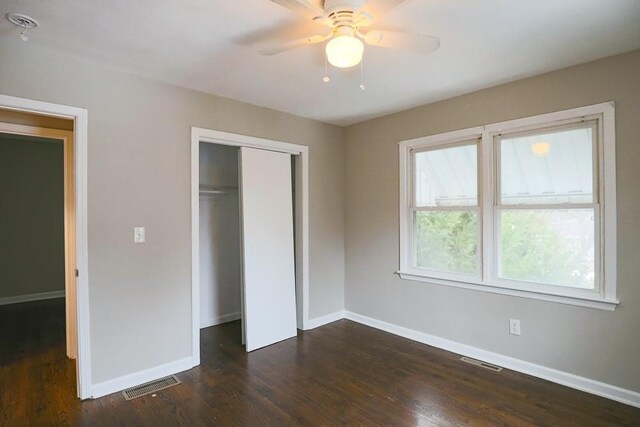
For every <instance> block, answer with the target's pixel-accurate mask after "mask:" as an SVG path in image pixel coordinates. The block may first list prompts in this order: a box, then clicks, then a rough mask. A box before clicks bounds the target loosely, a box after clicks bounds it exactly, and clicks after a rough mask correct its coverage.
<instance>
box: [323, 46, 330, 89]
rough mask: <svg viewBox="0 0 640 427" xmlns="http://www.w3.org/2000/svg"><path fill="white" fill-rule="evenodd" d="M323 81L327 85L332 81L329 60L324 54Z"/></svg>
mask: <svg viewBox="0 0 640 427" xmlns="http://www.w3.org/2000/svg"><path fill="white" fill-rule="evenodd" d="M322 81H323V82H325V83H329V82H330V81H331V79H330V78H329V58H328V57H327V54H326V53H325V54H324V77H323V78H322Z"/></svg>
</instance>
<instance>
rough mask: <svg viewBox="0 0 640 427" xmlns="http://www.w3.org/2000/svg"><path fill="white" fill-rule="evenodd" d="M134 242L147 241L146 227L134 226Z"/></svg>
mask: <svg viewBox="0 0 640 427" xmlns="http://www.w3.org/2000/svg"><path fill="white" fill-rule="evenodd" d="M133 242H134V243H144V242H145V230H144V227H133Z"/></svg>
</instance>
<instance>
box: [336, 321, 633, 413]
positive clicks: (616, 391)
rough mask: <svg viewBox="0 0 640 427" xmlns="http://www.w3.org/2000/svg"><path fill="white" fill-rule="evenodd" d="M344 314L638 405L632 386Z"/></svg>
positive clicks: (426, 341) (409, 336) (479, 357)
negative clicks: (615, 383)
mask: <svg viewBox="0 0 640 427" xmlns="http://www.w3.org/2000/svg"><path fill="white" fill-rule="evenodd" d="M345 318H346V319H349V320H352V321H354V322H357V323H361V324H363V325H367V326H371V327H372V328H376V329H380V330H382V331H385V332H389V333H391V334H394V335H398V336H401V337H404V338H408V339H410V340H413V341H417V342H420V343H422V344H427V345H430V346H433V347H437V348H441V349H443V350H447V351H450V352H453V353H457V354H460V355H463V356H467V357H472V358H474V359H478V360H482V361H485V362H489V363H492V364H494V365H498V366H502V367H504V368H507V369H511V370H513V371H517V372H521V373H523V374H527V375H532V376H534V377H537V378H542V379H544V380H547V381H551V382H554V383H557V384H561V385H564V386H567V387H571V388H574V389H577V390H581V391H584V392H587V393H591V394H595V395H597V396H602V397H605V398H607V399H611V400H615V401H618V402H621V403H624V404H627V405H631V406H635V407H638V408H640V393H639V392H636V391H633V390H627V389H624V388H622V387H618V386H615V385H611V384H606V383H603V382H600V381H596V380H592V379H590V378H586V377H582V376H579V375H575V374H571V373H568V372H563V371H559V370H557V369H553V368H548V367H546V366H541V365H536V364H535V363H531V362H527V361H524V360H521V359H515V358H513V357H509V356H504V355H502V354H498V353H494V352H491V351H488V350H482V349H480V348H477V347H473V346H470V345H466V344H462V343H459V342H456V341H451V340H448V339H445V338H440V337H437V336H434V335H429V334H426V333H424V332H420V331H416V330H414V329H409V328H405V327H402V326H397V325H394V324H392V323H388V322H384V321H382V320H377V319H373V318H371V317H367V316H363V315H361V314H357V313H353V312H350V311H347V312H346V317H345Z"/></svg>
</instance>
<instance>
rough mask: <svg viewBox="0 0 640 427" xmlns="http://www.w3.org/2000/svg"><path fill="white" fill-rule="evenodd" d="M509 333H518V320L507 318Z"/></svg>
mask: <svg viewBox="0 0 640 427" xmlns="http://www.w3.org/2000/svg"><path fill="white" fill-rule="evenodd" d="M509 333H510V334H511V335H520V320H518V319H509Z"/></svg>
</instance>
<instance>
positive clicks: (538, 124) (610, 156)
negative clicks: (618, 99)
mask: <svg viewBox="0 0 640 427" xmlns="http://www.w3.org/2000/svg"><path fill="white" fill-rule="evenodd" d="M585 121H594V122H596V125H597V130H598V132H597V133H598V135H597V138H595V139H596V144H594V175H593V182H594V190H596V191H595V192H594V195H593V203H592V204H585V207H588V208H593V209H594V215H595V227H596V229H595V239H596V250H597V251H598V253H597V254H596V257H595V259H596V266H595V268H596V270H595V271H596V277H597V286H596V288H595V289H594V290H587V289H577V288H570V287H564V286H554V285H544V284H537V283H529V282H524V281H517V280H508V279H503V278H499V277H498V268H497V267H498V266H497V263H498V252H497V251H498V235H497V232H496V231H497V224H498V222H497V215H498V214H499V213H500V211H501V209H503V208H505V207H507V208H511V206H509V205H504V206H499V197H498V196H499V184H498V179H499V173H500V172H499V170H498V169H499V168H498V167H497V162H498V161H499V159H498V156H497V154H498V150H497V146H498V143H499V142H498V140H499V138H500V135H501V134H503V133H504V134H513V133H519V132H534V131H536V130H540V129H544V128H557V127H561V126H568V125H571V124H578V123H580V122H585ZM476 138H477V139H479V140H480V141H481V142H480V144H479V150H478V163H479V164H478V176H479V177H478V179H479V189H478V206H479V207H478V222H479V224H481V228H480V231H479V236H480V237H479V240H480V242H481V244H480V246H479V247H478V253H479V254H481V259H482V263H481V271H480V274H479V276H478V277H474V276H473V275H462V274H458V273H447V272H434V271H431V270H426V269H421V268H416V267H415V266H414V242H413V236H414V230H413V214H414V211H415V210H416V208H415V206H414V201H413V197H414V191H413V185H414V183H413V181H414V178H413V174H414V168H415V165H414V163H413V162H414V155H413V153H416V152H420V151H424V150H429V149H435V148H443V147H447V146H455V145H456V144H460V143H462V142H469V141H471V140H474V139H476ZM399 150H400V153H399V154H400V197H399V199H400V269H399V271H398V274H399V275H400V277H401V278H403V279H408V280H416V281H421V282H427V283H434V284H440V285H447V286H455V287H462V288H466V289H473V290H479V291H485V292H492V293H499V294H506V295H513V296H519V297H525V298H532V299H538V300H544V301H552V302H558V303H563V304H570V305H578V306H583V307H590V308H599V309H605V310H614V309H615V307H616V306H617V304H619V300H618V298H617V292H616V169H615V107H614V103H613V102H608V103H603V104H597V105H591V106H587V107H580V108H574V109H570V110H564V111H558V112H553V113H549V114H542V115H538V116H533V117H527V118H523V119H516V120H509V121H505V122H500V123H494V124H488V125H484V126H478V127H474V128H470V129H464V130H460V131H454V132H447V133H444V134H438V135H432V136H426V137H421V138H416V139H411V140H407V141H402V142H400V144H399ZM587 205H588V206H587ZM553 206H554V205H544V207H553ZM576 206H577V205H576ZM576 206H573V207H574V208H575V207H576ZM516 208H522V207H520V206H519V205H517V206H516ZM526 208H527V209H532V206H531V205H530V206H527V207H526ZM418 210H419V209H418Z"/></svg>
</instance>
